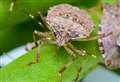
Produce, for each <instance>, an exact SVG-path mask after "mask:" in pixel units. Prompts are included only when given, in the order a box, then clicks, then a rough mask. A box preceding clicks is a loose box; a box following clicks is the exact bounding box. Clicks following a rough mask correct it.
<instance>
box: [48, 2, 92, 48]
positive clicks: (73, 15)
mask: <svg viewBox="0 0 120 82" xmlns="http://www.w3.org/2000/svg"><path fill="white" fill-rule="evenodd" d="M46 20H47V23H48V24H49V25H50V26H51V27H52V29H53V31H54V33H55V35H56V41H57V43H58V45H59V46H63V45H64V44H65V43H66V42H68V41H70V40H72V39H73V38H77V37H79V38H87V37H88V36H90V33H91V32H92V30H93V27H94V23H93V21H92V19H91V18H90V16H89V15H88V14H87V12H86V11H84V10H81V9H79V8H77V7H74V6H71V5H69V4H60V5H57V6H54V7H51V8H50V10H49V11H48V15H47V18H46Z"/></svg>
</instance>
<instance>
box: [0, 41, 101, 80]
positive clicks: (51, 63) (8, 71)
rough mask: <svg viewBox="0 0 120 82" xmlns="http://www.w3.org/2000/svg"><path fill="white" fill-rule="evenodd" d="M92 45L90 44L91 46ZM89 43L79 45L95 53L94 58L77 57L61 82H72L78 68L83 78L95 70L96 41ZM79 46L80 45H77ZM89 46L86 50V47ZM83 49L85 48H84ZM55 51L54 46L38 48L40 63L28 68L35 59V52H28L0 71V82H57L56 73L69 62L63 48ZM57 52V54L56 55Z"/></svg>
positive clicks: (68, 57)
mask: <svg viewBox="0 0 120 82" xmlns="http://www.w3.org/2000/svg"><path fill="white" fill-rule="evenodd" d="M91 43H92V44H91ZM91 43H84V42H83V43H81V47H82V46H86V49H87V50H88V51H89V52H90V53H91V52H93V51H94V52H93V53H97V54H95V55H96V58H94V57H92V56H85V57H78V59H77V60H76V61H75V62H74V63H73V64H72V65H71V66H70V67H68V69H66V71H65V72H64V74H63V82H72V80H73V79H74V78H75V76H76V73H77V71H78V69H79V67H80V66H81V67H82V71H81V73H80V77H81V78H83V77H84V76H85V75H86V74H88V72H90V71H92V69H94V68H96V66H97V63H98V62H99V61H100V60H101V57H100V55H99V54H98V53H99V51H98V47H97V46H95V45H96V41H93V42H91ZM77 44H80V43H77ZM88 45H89V46H91V49H88V48H87V46H88ZM84 48H85V47H84ZM56 50H57V46H55V45H48V44H46V45H43V46H41V48H40V51H41V57H40V62H39V63H37V64H34V65H32V66H28V65H27V64H28V63H30V62H31V61H32V60H34V58H35V54H36V50H33V51H30V52H29V53H27V54H25V55H24V56H22V57H20V58H19V59H17V60H15V61H14V62H12V63H11V64H9V65H7V66H6V67H4V68H2V69H0V80H1V82H59V79H60V77H59V76H58V71H59V70H60V69H61V67H62V66H63V65H64V64H65V63H67V62H68V61H69V60H70V56H69V55H68V54H67V53H66V52H65V51H64V49H63V48H61V49H59V50H58V51H56ZM56 52H57V53H56Z"/></svg>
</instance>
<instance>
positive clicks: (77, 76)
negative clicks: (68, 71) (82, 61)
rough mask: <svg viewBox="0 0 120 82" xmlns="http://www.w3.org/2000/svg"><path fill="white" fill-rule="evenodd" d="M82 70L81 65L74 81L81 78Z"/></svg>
mask: <svg viewBox="0 0 120 82" xmlns="http://www.w3.org/2000/svg"><path fill="white" fill-rule="evenodd" d="M81 70H82V67H81V66H80V68H79V69H78V70H77V74H76V77H75V78H74V79H73V82H77V81H78V80H79V78H80V72H81Z"/></svg>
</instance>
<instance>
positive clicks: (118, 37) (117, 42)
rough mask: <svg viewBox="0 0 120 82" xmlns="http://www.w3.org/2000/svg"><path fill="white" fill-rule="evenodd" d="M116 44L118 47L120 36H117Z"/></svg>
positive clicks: (119, 45)
mask: <svg viewBox="0 0 120 82" xmlns="http://www.w3.org/2000/svg"><path fill="white" fill-rule="evenodd" d="M116 44H117V46H118V47H120V34H118V36H117V39H116Z"/></svg>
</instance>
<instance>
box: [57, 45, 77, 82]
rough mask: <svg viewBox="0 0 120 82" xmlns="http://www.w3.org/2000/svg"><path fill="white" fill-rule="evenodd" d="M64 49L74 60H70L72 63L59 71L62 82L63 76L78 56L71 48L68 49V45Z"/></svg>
mask: <svg viewBox="0 0 120 82" xmlns="http://www.w3.org/2000/svg"><path fill="white" fill-rule="evenodd" d="M63 47H64V49H65V50H66V51H67V53H68V54H70V55H71V56H72V58H71V59H70V61H69V62H68V63H67V64H65V65H64V66H63V67H62V68H61V69H60V70H59V76H60V82H62V75H63V73H64V71H65V70H66V69H67V68H68V67H69V66H70V65H71V64H72V63H73V62H74V61H75V60H76V54H75V53H74V52H73V51H72V50H71V49H70V48H68V47H67V45H64V46H63Z"/></svg>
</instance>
